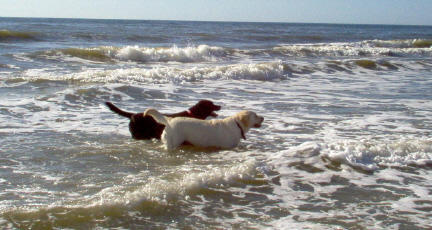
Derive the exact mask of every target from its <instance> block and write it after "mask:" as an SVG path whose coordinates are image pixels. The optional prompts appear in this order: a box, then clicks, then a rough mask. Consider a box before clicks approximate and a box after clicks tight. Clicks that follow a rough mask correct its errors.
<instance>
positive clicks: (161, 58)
mask: <svg viewBox="0 0 432 230" xmlns="http://www.w3.org/2000/svg"><path fill="white" fill-rule="evenodd" d="M229 52H230V50H229V49H224V48H221V47H214V46H208V45H199V46H188V47H183V48H180V47H177V46H173V47H156V48H153V47H139V46H126V47H112V46H109V47H96V48H67V49H59V50H52V51H46V52H43V53H39V54H38V55H42V56H44V55H45V56H48V57H56V56H64V55H66V56H69V57H75V58H81V59H85V60H90V61H97V62H113V61H126V62H127V61H133V62H144V63H146V62H182V63H193V62H205V61H215V60H219V59H220V58H223V57H225V56H227V55H228V54H229Z"/></svg>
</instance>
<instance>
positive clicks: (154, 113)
mask: <svg viewBox="0 0 432 230" xmlns="http://www.w3.org/2000/svg"><path fill="white" fill-rule="evenodd" d="M147 115H148V116H152V117H153V118H154V119H155V120H156V121H157V122H158V123H161V124H164V125H165V127H166V128H169V127H170V126H169V123H168V120H167V118H166V117H165V116H164V115H163V114H161V113H159V111H157V110H156V109H147V110H146V111H145V112H144V116H147Z"/></svg>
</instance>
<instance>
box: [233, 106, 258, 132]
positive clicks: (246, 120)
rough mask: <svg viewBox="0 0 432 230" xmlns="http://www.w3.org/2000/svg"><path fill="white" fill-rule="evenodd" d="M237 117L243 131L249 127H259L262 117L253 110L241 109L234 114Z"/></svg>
mask: <svg viewBox="0 0 432 230" xmlns="http://www.w3.org/2000/svg"><path fill="white" fill-rule="evenodd" d="M236 117H237V119H236V120H238V121H239V122H240V123H241V125H242V127H243V128H244V129H245V131H247V130H249V129H250V128H259V127H261V125H262V123H263V121H264V117H262V116H258V115H257V114H256V113H255V112H252V111H241V112H239V113H238V114H237V115H236Z"/></svg>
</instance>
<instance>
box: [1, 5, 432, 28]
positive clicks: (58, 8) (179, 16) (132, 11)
mask: <svg viewBox="0 0 432 230" xmlns="http://www.w3.org/2000/svg"><path fill="white" fill-rule="evenodd" d="M0 17H47V18H100V19H144V20H192V21H241V22H244V21H251V22H305V23H347V24H400V25H432V0H296V1H295V0H0Z"/></svg>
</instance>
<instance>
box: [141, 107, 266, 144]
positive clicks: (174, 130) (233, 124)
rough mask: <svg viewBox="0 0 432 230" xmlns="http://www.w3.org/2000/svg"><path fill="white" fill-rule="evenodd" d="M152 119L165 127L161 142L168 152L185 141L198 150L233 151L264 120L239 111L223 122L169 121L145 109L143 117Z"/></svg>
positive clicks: (180, 118) (186, 119) (222, 120)
mask: <svg viewBox="0 0 432 230" xmlns="http://www.w3.org/2000/svg"><path fill="white" fill-rule="evenodd" d="M146 115H149V116H152V117H153V118H154V119H155V120H156V121H157V122H159V123H161V124H164V125H165V126H166V127H165V130H164V131H163V133H162V142H163V143H164V144H165V148H166V149H167V150H172V149H175V148H177V147H179V146H180V145H181V144H182V143H184V142H187V143H190V144H192V145H195V146H199V147H216V148H223V149H229V148H234V147H236V146H237V145H238V143H239V142H240V139H241V138H243V139H246V137H245V133H247V132H248V131H249V129H250V128H259V127H261V124H262V122H263V121H264V118H263V117H261V116H258V115H257V114H256V113H254V112H251V111H241V112H239V113H237V114H235V115H233V116H230V117H227V118H225V119H214V120H198V119H194V118H187V117H176V118H168V117H166V116H164V115H162V114H161V113H159V112H158V111H157V110H155V109H147V110H146V111H145V112H144V116H146Z"/></svg>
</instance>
